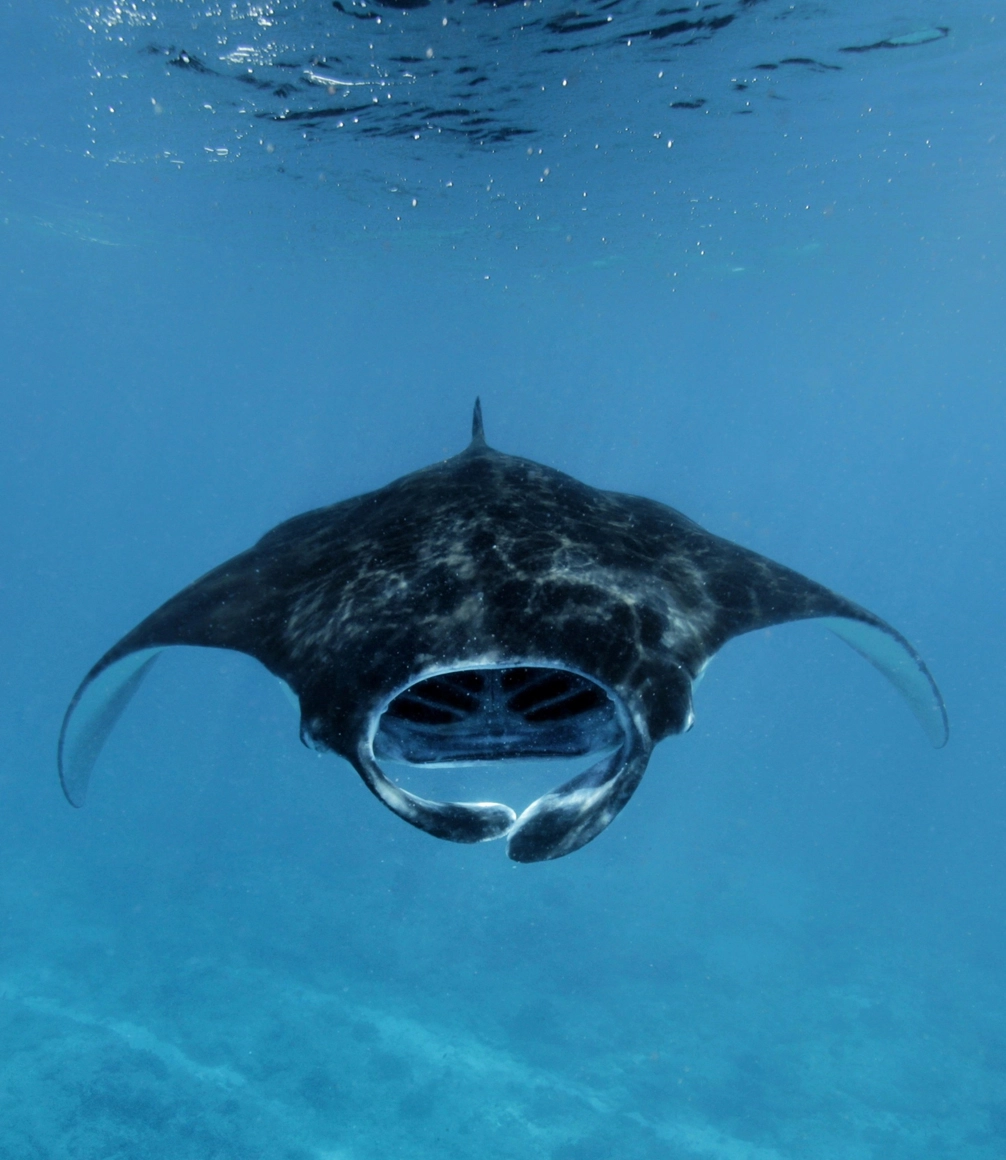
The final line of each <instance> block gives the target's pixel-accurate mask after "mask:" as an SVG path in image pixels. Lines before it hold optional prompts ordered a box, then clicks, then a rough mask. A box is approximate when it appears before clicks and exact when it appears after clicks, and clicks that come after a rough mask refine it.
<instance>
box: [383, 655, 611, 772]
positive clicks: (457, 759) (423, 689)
mask: <svg viewBox="0 0 1006 1160" xmlns="http://www.w3.org/2000/svg"><path fill="white" fill-rule="evenodd" d="M623 734H624V727H623V724H622V722H621V721H620V720H619V712H618V709H617V707H616V704H615V701H614V700H613V699H612V697H611V696H610V695H609V694H608V692H607V691H606V690H605V689H604V688H602V687H601V686H600V685H598V684H597V683H596V682H594V681H592V680H590V679H589V678H588V677H585V676H583V675H581V674H580V673H576V672H572V671H570V670H569V669H560V668H552V667H546V666H538V665H517V666H512V667H503V668H472V669H458V670H454V671H451V672H444V673H437V674H435V675H434V676H430V677H425V678H423V679H422V680H419V681H416V682H415V683H414V684H411V685H409V686H408V687H407V688H405V689H403V690H402V691H401V692H399V693H398V694H396V695H395V696H394V697H393V698H392V699H391V701H390V702H389V703H388V705H387V706H386V708H385V709H384V711H383V713H382V714H381V718H380V722H379V724H378V728H377V732H376V734H375V737H374V755H375V756H376V757H379V758H382V759H384V760H387V761H402V762H406V763H408V764H410V765H464V764H470V763H474V762H486V761H500V760H504V759H507V758H510V759H520V758H548V757H580V756H583V755H585V754H589V753H597V752H599V751H600V750H604V749H611V748H612V747H614V746H617V745H618V744H619V742H620V741H621V740H622V737H623Z"/></svg>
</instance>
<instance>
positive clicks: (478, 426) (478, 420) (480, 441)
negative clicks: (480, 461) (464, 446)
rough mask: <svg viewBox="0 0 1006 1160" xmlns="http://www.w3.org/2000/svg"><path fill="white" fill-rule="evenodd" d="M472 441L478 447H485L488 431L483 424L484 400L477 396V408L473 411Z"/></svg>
mask: <svg viewBox="0 0 1006 1160" xmlns="http://www.w3.org/2000/svg"><path fill="white" fill-rule="evenodd" d="M472 443H473V444H474V445H475V446H476V447H485V445H486V433H485V428H484V427H483V426H482V400H481V399H480V398H479V397H478V396H477V395H476V396H475V409H474V410H473V411H472Z"/></svg>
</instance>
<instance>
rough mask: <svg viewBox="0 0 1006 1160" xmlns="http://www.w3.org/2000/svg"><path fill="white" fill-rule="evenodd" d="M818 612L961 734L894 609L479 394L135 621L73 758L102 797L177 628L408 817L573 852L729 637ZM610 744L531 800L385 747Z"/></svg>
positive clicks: (70, 725)
mask: <svg viewBox="0 0 1006 1160" xmlns="http://www.w3.org/2000/svg"><path fill="white" fill-rule="evenodd" d="M814 617H817V618H823V620H824V621H825V623H826V624H827V626H828V627H829V628H830V629H831V630H832V631H833V632H835V633H837V634H838V635H839V636H840V637H841V638H842V639H843V640H845V641H847V642H848V643H849V644H850V645H851V646H852V647H853V648H854V649H856V650H857V651H858V652H860V653H861V654H862V655H863V656H864V657H866V659H867V660H869V661H870V662H871V663H872V664H873V665H875V666H876V667H877V668H878V669H879V670H880V671H881V672H882V673H884V674H885V676H887V677H888V678H889V679H890V680H891V681H892V682H893V684H894V685H895V686H896V687H897V688H898V689H899V690H900V691H901V693H902V694H903V695H904V696H905V698H906V699H907V701H908V703H909V705H910V706H911V708H912V709H913V711H914V712H915V714H916V716H917V717H918V719H919V720H920V722H921V724H922V725H923V727H924V729H925V730H926V732H927V734H928V735H929V737H930V739H931V741H932V742H933V743H934V744H935V745H937V746H939V745H942V744H944V743H945V741H946V739H947V734H948V727H947V716H946V710H945V708H944V705H943V700H942V698H941V696H940V693H939V690H938V689H937V687H936V684H935V683H934V681H933V678H932V677H931V675H930V673H929V670H928V669H927V668H926V666H925V664H924V662H923V661H922V659H921V658H920V657H919V655H918V654H917V653H916V651H915V650H914V648H913V647H912V646H911V645H910V644H909V643H908V641H907V640H906V639H905V638H904V637H903V636H901V634H900V633H898V632H897V631H896V630H895V629H893V628H892V627H891V626H890V625H888V624H886V623H885V622H884V621H883V620H881V619H880V618H879V617H877V616H874V615H873V613H871V612H868V611H867V610H866V609H864V608H861V607H860V606H859V605H857V604H854V603H852V602H851V601H849V600H846V599H845V598H844V597H842V596H839V595H837V594H836V593H834V592H832V591H830V590H829V589H827V588H825V587H823V586H822V585H820V584H817V583H815V582H814V581H812V580H809V579H807V578H806V577H804V576H801V575H800V574H799V573H797V572H794V571H792V570H791V569H789V568H786V567H784V566H782V565H781V564H776V563H774V562H773V561H771V560H768V559H766V558H765V557H764V556H760V555H758V554H757V553H755V552H752V551H749V550H748V549H746V548H743V547H740V546H739V545H737V544H734V543H731V542H730V541H728V540H725V539H722V538H721V537H719V536H715V535H712V534H711V533H709V532H707V531H705V530H704V529H703V528H701V527H699V525H698V524H696V523H693V521H692V520H690V519H688V518H687V517H686V516H684V515H682V514H681V513H680V512H677V511H675V510H673V509H672V508H669V507H666V506H665V505H664V504H661V503H657V502H655V501H654V500H650V499H643V498H640V497H637V496H630V495H622V494H618V493H614V492H608V491H600V490H597V489H595V488H592V487H588V486H587V485H585V484H583V483H580V482H578V481H577V480H575V479H573V478H571V477H570V476H568V475H565V474H563V473H562V472H559V471H555V470H553V469H551V468H549V467H545V466H543V465H541V464H539V463H534V462H532V461H530V460H527V459H521V458H518V457H515V456H511V455H505V454H503V453H501V452H499V451H496V450H494V449H492V448H491V447H489V446H488V445H487V443H486V441H485V436H484V432H483V426H482V414H481V407H480V406H479V404H478V403H476V407H475V415H474V419H473V424H472V440H471V443H470V445H469V446H468V447H467V449H466V450H464V451H463V452H461V453H460V454H459V455H456V456H454V457H453V458H451V459H448V460H446V461H444V462H441V463H436V464H433V465H432V466H430V467H427V468H424V469H423V470H421V471H417V472H415V473H413V474H411V475H407V476H404V477H403V478H401V479H398V480H395V481H394V482H393V483H390V484H388V485H387V486H386V487H383V488H381V489H380V490H379V491H375V492H371V493H369V494H367V495H361V496H358V497H356V498H353V499H348V500H345V501H343V502H341V503H337V504H334V505H332V506H330V507H325V508H320V509H318V510H316V511H311V512H307V513H306V514H304V515H301V516H297V517H296V518H294V519H291V520H289V521H287V522H286V523H283V524H280V525H279V526H278V527H277V528H274V529H273V530H272V531H271V532H269V533H267V534H266V535H265V536H263V538H262V539H261V540H260V541H259V542H258V543H257V544H255V546H254V547H252V548H250V549H249V550H248V551H246V552H242V553H241V554H240V555H238V556H235V557H234V558H233V559H231V560H228V561H227V562H226V563H224V564H221V565H220V566H219V567H217V568H215V569H213V571H211V572H209V573H208V574H207V575H205V576H203V577H202V578H201V579H199V580H197V581H195V583H193V584H191V585H189V587H187V588H185V589H184V590H183V591H181V592H179V593H178V594H177V595H176V596H174V597H172V598H171V599H170V600H168V601H167V602H166V603H165V604H163V605H162V606H161V607H160V608H158V609H157V610H156V611H155V612H153V613H152V614H151V615H150V616H148V617H147V618H146V619H145V620H144V621H143V622H142V623H140V624H139V625H137V627H136V628H134V629H133V630H132V631H131V632H129V633H128V634H127V635H126V636H125V637H123V639H122V640H120V641H119V643H118V644H116V645H115V646H114V647H113V648H112V649H110V650H109V651H108V652H107V653H106V654H105V655H104V656H103V657H102V658H101V660H99V661H98V663H97V664H96V665H95V666H94V668H92V669H91V671H90V672H89V673H88V674H87V676H86V677H85V679H84V681H83V683H82V684H81V686H80V688H79V689H78V690H77V693H76V695H75V696H74V698H73V701H72V702H71V704H70V707H69V709H68V710H67V713H66V717H65V719H64V722H63V729H62V733H61V736H60V743H59V768H60V777H61V780H62V784H63V789H64V792H65V793H66V796H67V798H68V799H69V800H70V802H71V803H72V804H74V805H77V806H79V805H82V804H83V801H84V797H85V794H86V790H87V784H88V780H89V778H90V775H91V771H92V768H93V766H94V764H95V762H96V760H97V758H98V755H99V753H100V751H101V748H102V746H103V745H104V743H105V741H106V739H107V737H108V735H109V733H110V732H111V729H112V728H113V726H114V724H115V722H116V721H117V720H118V718H119V716H120V715H121V713H122V712H123V710H124V709H125V707H126V706H127V704H128V703H129V701H130V699H131V698H132V696H133V694H134V693H135V692H136V689H137V688H138V687H139V685H140V683H141V682H142V681H143V679H144V677H145V676H146V674H147V673H148V672H149V670H150V668H151V666H152V665H153V663H154V661H155V660H156V658H157V656H158V654H159V653H160V652H161V650H162V649H164V648H166V647H170V646H175V645H196V646H201V647H206V648H222V649H233V650H236V651H238V652H242V653H246V654H248V655H250V656H253V657H255V658H256V659H257V660H259V661H260V662H261V663H262V664H263V665H265V666H266V668H267V669H269V671H270V672H272V673H274V674H275V675H276V676H277V677H279V678H280V679H281V680H282V681H285V682H286V684H287V685H288V686H289V687H290V689H291V690H292V691H293V693H294V694H295V696H296V697H297V699H298V702H299V705H300V711H301V735H302V737H303V739H304V740H305V741H307V742H309V743H310V744H313V745H315V746H317V747H319V748H322V749H326V750H332V751H334V752H335V753H338V754H340V755H341V756H342V757H344V758H345V759H346V760H347V761H349V762H350V764H351V765H353V766H354V768H355V769H356V770H357V772H358V773H359V774H360V776H361V777H362V778H363V780H364V782H365V783H366V785H367V786H368V787H369V788H370V789H371V790H372V791H373V793H374V794H375V795H376V796H377V797H378V798H380V800H381V801H382V802H384V804H385V805H386V806H388V807H389V808H390V809H391V810H393V811H394V812H395V813H396V814H398V815H399V816H400V817H402V818H404V819H405V820H406V821H407V822H410V823H411V824H412V825H414V826H417V827H419V828H420V829H422V830H425V831H426V832H427V833H430V834H433V835H434V836H436V837H438V838H445V839H448V840H451V841H455V842H480V841H485V840H488V839H492V838H499V837H504V836H505V837H506V838H507V848H508V852H509V854H510V857H511V858H514V859H515V860H517V861H521V862H534V861H542V860H545V859H550V858H558V857H561V856H562V855H564V854H568V853H570V852H571V851H573V850H577V849H579V848H580V847H581V846H584V845H585V844H586V843H587V842H589V841H590V840H591V839H592V838H594V837H596V836H597V835H598V834H599V833H600V832H601V831H602V830H603V829H604V828H605V827H606V826H607V825H608V824H609V822H610V821H611V820H612V818H614V817H615V815H616V814H617V813H618V812H619V811H620V810H621V809H622V807H623V806H624V805H625V804H626V802H627V801H628V800H629V798H630V797H631V796H632V794H633V792H634V790H635V789H636V787H637V786H638V784H639V782H640V779H641V778H642V776H643V773H644V772H645V770H646V765H647V762H648V760H649V757H650V753H651V752H652V750H653V747H654V745H655V744H656V743H657V742H659V741H661V740H662V739H663V738H665V737H668V736H670V735H671V734H675V733H680V732H682V731H684V730H686V729H688V728H689V726H690V725H691V722H692V717H693V714H692V696H691V690H692V685H693V683H694V681H695V680H696V678H697V677H698V676H699V675H700V674H701V672H702V670H703V668H704V667H705V665H706V664H707V663H708V661H709V660H710V658H711V657H712V656H713V654H714V653H715V652H716V651H717V650H718V649H719V648H720V647H721V646H722V645H723V644H725V643H726V642H727V641H728V640H730V639H731V638H732V637H735V636H737V635H739V634H741V633H745V632H751V631H752V630H754V629H759V628H766V627H768V626H770V625H776V624H781V623H783V622H785V621H792V620H805V619H808V618H814ZM587 755H593V756H594V757H595V759H596V760H595V761H594V763H593V764H591V765H590V766H589V768H587V769H586V770H585V771H584V772H583V773H581V774H579V775H578V776H577V777H574V778H573V779H572V780H570V781H568V782H567V783H566V784H564V785H561V786H559V787H558V788H556V789H554V790H552V791H551V792H549V793H547V794H545V795H544V796H543V797H541V798H539V799H538V800H537V801H535V802H533V803H532V804H531V805H530V806H528V807H527V808H526V809H525V810H524V811H523V812H522V813H521V814H520V816H519V817H518V816H517V814H516V813H515V811H514V810H512V809H511V808H510V807H509V806H507V805H503V804H500V803H495V802H441V801H429V800H426V799H424V798H421V797H418V796H416V795H415V794H412V793H410V792H408V791H407V790H405V789H404V788H402V787H401V786H399V785H397V784H396V783H395V782H394V781H393V780H391V779H390V778H389V777H388V776H387V775H386V773H385V772H384V770H383V769H382V767H381V765H380V761H381V760H384V761H394V762H406V763H411V764H414V765H454V764H468V763H474V762H494V761H500V760H504V759H507V758H529V757H578V756H587Z"/></svg>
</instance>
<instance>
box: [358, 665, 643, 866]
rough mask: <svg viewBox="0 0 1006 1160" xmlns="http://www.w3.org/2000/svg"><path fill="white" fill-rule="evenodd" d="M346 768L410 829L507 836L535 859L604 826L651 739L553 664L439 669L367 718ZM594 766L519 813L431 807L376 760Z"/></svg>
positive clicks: (592, 685) (601, 692)
mask: <svg viewBox="0 0 1006 1160" xmlns="http://www.w3.org/2000/svg"><path fill="white" fill-rule="evenodd" d="M371 728H372V730H373V731H372V733H371V734H370V736H369V738H364V739H362V741H361V743H360V745H359V746H358V747H357V751H356V756H355V760H354V765H355V766H356V768H357V770H358V771H359V773H360V775H361V776H362V777H363V780H364V781H365V782H366V784H367V785H368V786H369V787H370V789H371V791H372V792H373V793H374V794H375V795H376V796H377V797H378V798H380V800H381V801H383V802H384V804H385V805H386V806H387V807H388V808H389V809H390V810H392V811H393V812H394V813H396V814H398V816H399V817H401V818H404V819H405V821H407V822H409V823H410V824H411V825H414V826H416V827H418V828H419V829H421V830H425V831H426V832H427V833H431V834H434V835H435V836H436V837H439V838H446V839H448V840H449V841H454V842H485V841H490V840H492V839H494V838H502V837H506V839H507V850H508V852H509V854H510V857H511V858H513V859H515V860H516V861H518V862H541V861H546V860H549V859H552V858H558V857H561V856H562V855H563V854H568V853H570V852H571V851H572V850H576V849H579V848H580V847H581V846H583V845H585V844H586V843H587V842H589V841H590V840H591V838H593V837H595V836H596V835H597V834H598V833H600V831H601V830H603V829H604V828H605V826H607V825H608V823H609V822H610V821H611V819H612V818H613V817H614V816H615V815H616V814H617V813H618V812H619V810H621V808H622V807H623V806H624V805H625V803H626V802H627V801H628V800H629V797H631V795H632V793H633V791H634V790H635V788H636V786H637V785H638V784H639V779H640V778H641V777H642V775H643V772H644V770H645V769H646V763H647V761H648V759H649V755H650V748H651V744H650V742H649V739H648V737H647V736H644V733H645V727H643V732H641V731H640V726H639V723H638V722H637V721H636V720H635V719H634V717H633V715H632V714H631V713H630V712H629V711H628V709H627V707H626V706H625V705H624V704H623V702H622V700H621V698H620V697H618V695H617V694H615V693H613V692H611V691H609V690H608V689H606V688H604V687H603V686H602V685H600V684H598V683H597V682H596V681H594V680H592V679H591V678H590V677H588V676H586V675H585V674H583V673H579V672H576V671H574V670H572V669H567V668H560V667H558V666H554V665H534V664H528V665H504V666H483V667H471V668H463V669H454V670H445V671H443V672H440V673H432V674H430V675H428V676H425V677H422V678H420V679H418V680H416V681H413V682H412V683H411V684H409V685H407V686H406V687H405V688H404V689H401V690H399V691H398V692H397V693H394V694H393V695H392V696H391V698H390V699H389V700H388V701H387V702H386V703H385V705H384V707H383V708H382V709H380V710H379V711H378V712H377V713H376V714H375V717H374V718H373V719H372V726H371ZM586 755H594V756H596V757H598V758H599V759H598V760H596V761H595V762H594V764H592V765H591V766H590V767H589V768H588V769H586V770H584V771H583V772H582V773H579V774H578V775H577V776H575V777H574V778H572V780H570V781H567V782H565V783H564V784H563V785H560V786H558V787H556V788H555V789H553V790H551V791H550V792H548V793H546V794H543V795H542V796H541V797H539V798H538V799H537V800H536V801H534V802H532V803H531V805H529V806H528V807H527V808H526V809H525V810H524V811H523V813H521V814H520V816H518V815H517V813H516V812H515V811H514V810H513V809H511V808H510V806H508V805H504V804H502V803H500V802H491V801H489V802H486V801H481V802H451V801H432V800H429V799H427V798H422V797H419V796H417V795H416V794H414V793H410V792H409V791H408V790H407V789H405V788H404V786H402V785H399V784H397V783H395V782H393V781H391V780H389V778H388V777H387V775H386V774H385V773H384V772H383V770H382V769H381V767H380V765H379V764H378V759H381V760H385V761H393V762H403V763H405V764H408V765H413V766H425V767H431V766H452V765H470V764H476V763H485V762H497V761H503V760H507V759H528V758H571V757H579V756H586Z"/></svg>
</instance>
